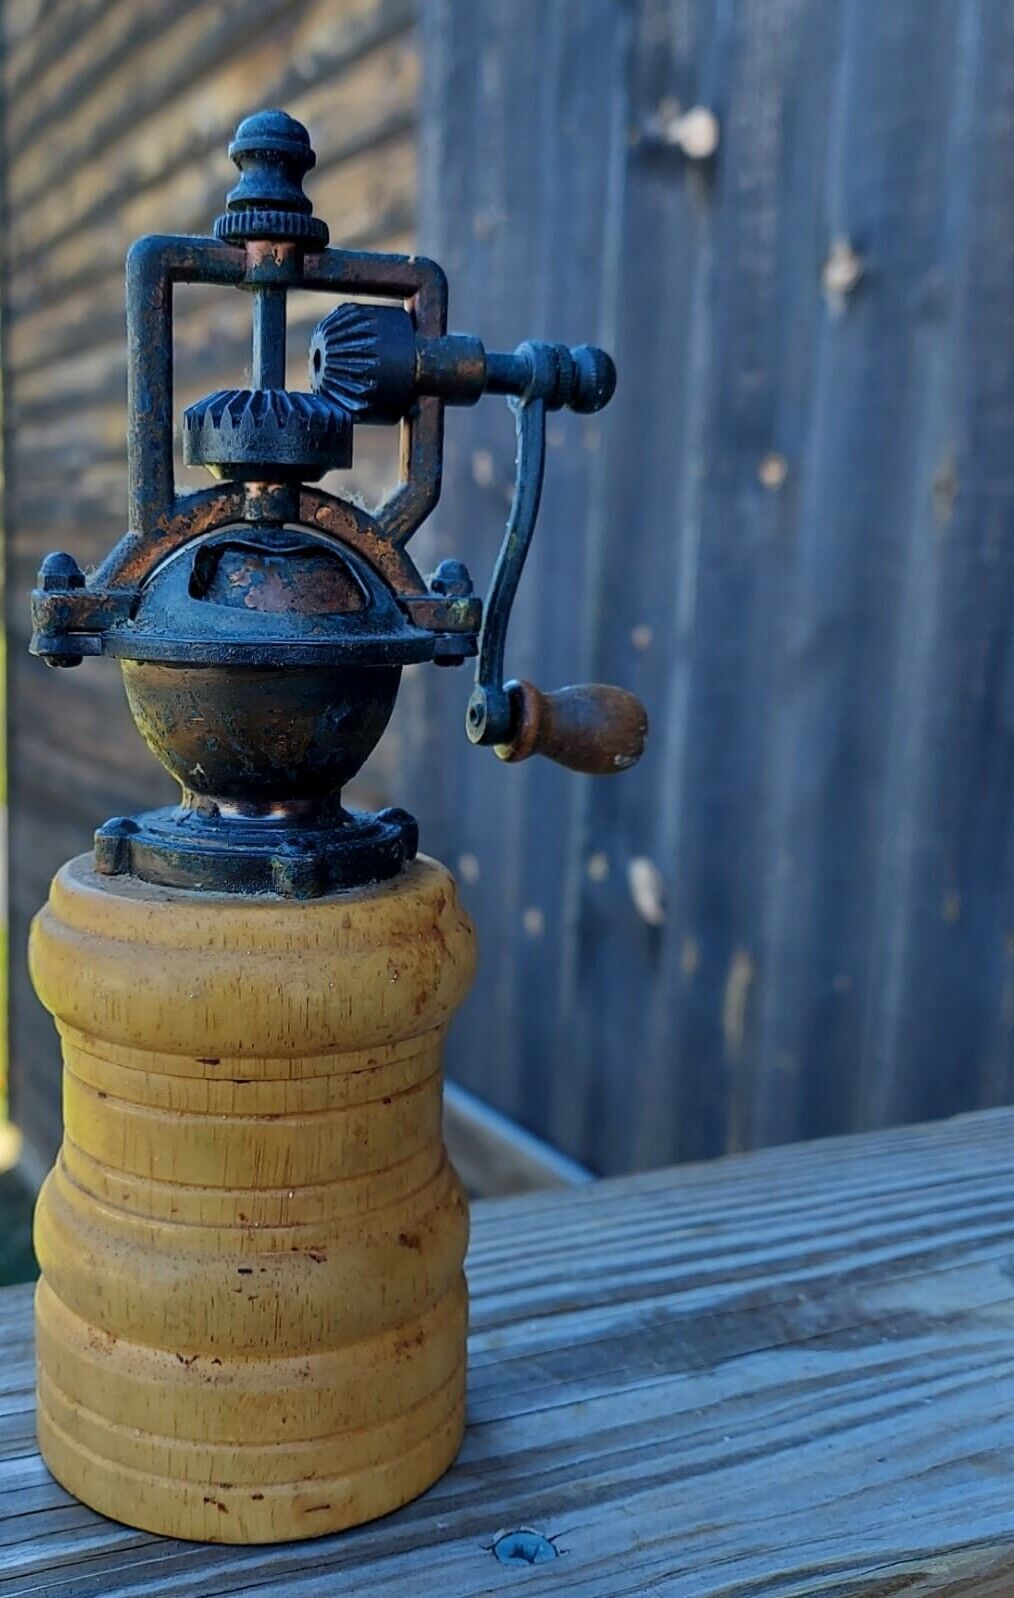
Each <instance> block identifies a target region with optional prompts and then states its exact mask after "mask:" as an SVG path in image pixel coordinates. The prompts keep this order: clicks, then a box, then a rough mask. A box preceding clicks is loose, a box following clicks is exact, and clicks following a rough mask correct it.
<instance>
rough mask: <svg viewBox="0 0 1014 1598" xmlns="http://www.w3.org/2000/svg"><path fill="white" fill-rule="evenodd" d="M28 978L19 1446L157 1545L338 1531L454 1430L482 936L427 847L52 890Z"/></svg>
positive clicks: (451, 1448)
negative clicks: (35, 1198)
mask: <svg viewBox="0 0 1014 1598" xmlns="http://www.w3.org/2000/svg"><path fill="white" fill-rule="evenodd" d="M31 966H32V975H33V979H34V982H35V986H36V989H37V991H38V994H39V997H40V998H41V999H42V1002H43V1003H44V1004H45V1005H46V1006H47V1008H48V1009H49V1010H50V1011H51V1012H52V1013H53V1015H54V1016H55V1017H56V1020H57V1025H58V1027H59V1030H60V1033H61V1037H62V1040H63V1051H64V1120H65V1139H64V1144H63V1148H62V1149H61V1152H60V1155H59V1158H58V1160H57V1164H56V1167H55V1169H54V1170H53V1171H52V1172H51V1174H50V1176H49V1177H48V1178H47V1180H46V1183H45V1186H44V1187H43V1190H42V1194H41V1196H40V1198H39V1205H38V1210H37V1213H36V1248H37V1251H38V1256H39V1263H40V1265H41V1268H42V1279H41V1281H40V1283H39V1287H38V1295H37V1299H36V1330H37V1340H38V1383H39V1443H40V1447H41V1450H42V1454H43V1457H44V1459H45V1461H46V1463H47V1464H48V1465H49V1467H50V1469H51V1470H52V1472H53V1474H54V1475H55V1476H56V1477H57V1479H58V1480H59V1481H60V1482H62V1483H63V1485H64V1486H65V1487H67V1488H69V1490H70V1491H71V1492H73V1493H75V1494H76V1495H77V1496H78V1497H79V1498H81V1499H83V1500H84V1502H85V1503H87V1504H90V1505H92V1506H93V1508H95V1509H98V1510H100V1511H101V1512H102V1513H103V1514H106V1515H110V1516H112V1517H113V1518H114V1519H117V1520H122V1521H126V1522H127V1523H128V1524H130V1525H133V1526H139V1527H143V1528H144V1529H146V1530H149V1531H156V1532H163V1533H166V1534H168V1535H170V1536H176V1537H190V1538H201V1539H210V1540H213V1541H219V1542H242V1543H245V1542H274V1541H281V1540H284V1539H287V1538H293V1537H312V1536H316V1535H319V1534H321V1533H324V1532H332V1531H336V1530H339V1529H341V1528H342V1527H346V1526H351V1525H355V1524H356V1523H358V1522H360V1521H364V1520H369V1519H371V1518H372V1517H374V1516H376V1515H382V1514H384V1513H385V1512H387V1511H388V1510H391V1509H394V1508H396V1507H397V1506H398V1505H400V1504H403V1503H406V1502H407V1501H408V1500H409V1499H410V1498H413V1497H415V1496H416V1495H417V1494H418V1493H420V1492H422V1491H423V1489H424V1488H426V1487H428V1486H429V1485H430V1484H431V1483H432V1482H433V1481H435V1480H436V1478H437V1477H438V1476H440V1475H441V1474H442V1472H443V1471H444V1470H445V1469H446V1468H447V1466H448V1465H449V1464H450V1462H451V1460H452V1459H453V1458H454V1455H455V1453H456V1452H457V1449H458V1446H459V1444H460V1441H461V1436H462V1431H463V1427H464V1399H465V1332H466V1320H467V1298H466V1289H465V1281H464V1277H463V1275H462V1261H463V1259H464V1253H465V1244H466V1241H467V1230H468V1217H467V1207H466V1202H465V1198H464V1194H463V1193H462V1190H461V1187H460V1184H459V1182H458V1180H457V1177H456V1176H455V1174H454V1171H453V1170H452V1168H451V1167H450V1165H449V1164H448V1161H447V1156H446V1152H445V1150H444V1147H443V1141H442V1135H441V1051H442V1044H443V1036H444V1031H445V1028H446V1025H447V1022H448V1021H449V1019H450V1017H451V1015H452V1014H453V1012H454V1010H455V1009H456V1008H457V1006H458V1005H459V1004H460V1003H461V1000H462V999H463V998H464V995H465V993H466V991H467V989H468V986H469V983H470V981H471V977H472V971H473V966H474V943H473V932H472V927H471V924H470V922H469V921H468V918H467V916H466V915H465V913H464V911H463V910H462V909H461V906H460V905H459V903H458V900H457V896H456V893H455V888H454V883H453V880H452V878H451V877H450V876H449V874H448V873H447V872H446V871H445V870H444V868H443V867H442V866H440V865H438V864H437V863H436V862H435V861H432V860H427V859H424V858H420V859H419V860H417V861H415V862H414V863H413V864H412V865H411V866H409V867H408V868H407V869H406V870H405V871H404V872H403V873H402V875H401V876H400V877H398V878H397V879H396V880H395V881H393V882H389V883H385V884H382V885H380V886H378V887H374V888H366V889H363V890H361V891H359V892H357V893H347V894H337V895H333V896H331V897H330V898H326V899H320V900H314V901H311V902H309V903H293V902H291V901H286V900H282V899H276V898H271V897H263V898H254V897H250V898H246V897H239V896H228V895H223V896H213V895H210V894H209V895H205V894H198V893H192V892H186V891H183V890H176V889H171V888H159V887H155V886H153V885H151V884H147V883H142V882H139V881H137V880H135V879H132V878H127V877H101V876H98V875H97V874H96V873H95V871H94V870H93V865H92V857H91V856H90V855H85V856H81V857H80V858H79V859H77V860H73V861H71V862H70V863H69V864H68V865H66V866H65V867H64V868H63V869H62V871H60V872H59V874H58V875H57V877H56V879H55V880H54V883H53V887H52V891H51V894H50V898H49V902H48V904H47V905H46V907H45V908H44V909H43V910H42V911H41V912H40V914H39V915H38V916H37V917H36V920H35V924H34V927H33V931H32V941H31Z"/></svg>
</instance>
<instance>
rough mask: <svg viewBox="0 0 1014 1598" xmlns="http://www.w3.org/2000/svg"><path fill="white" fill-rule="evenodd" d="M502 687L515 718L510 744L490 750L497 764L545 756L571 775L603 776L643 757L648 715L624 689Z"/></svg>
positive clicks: (602, 686)
mask: <svg viewBox="0 0 1014 1598" xmlns="http://www.w3.org/2000/svg"><path fill="white" fill-rule="evenodd" d="M506 687H507V693H508V695H509V697H510V701H511V706H512V710H513V712H514V715H513V721H512V733H511V738H510V740H509V742H507V743H502V744H496V745H494V747H495V749H496V753H497V754H498V755H499V757H500V759H501V760H527V759H528V756H529V755H545V757H546V759H547V760H555V761H556V763H557V765H559V766H569V767H570V769H571V771H583V772H584V773H585V774H586V775H587V776H591V777H608V776H612V775H614V774H615V773H616V772H618V771H626V770H627V769H628V768H629V767H630V766H632V765H634V763H635V762H636V761H638V760H639V759H640V758H641V755H642V754H643V752H644V741H645V739H646V737H647V736H648V713H647V711H646V710H645V708H644V706H643V705H642V703H641V701H640V700H639V699H638V698H637V697H636V696H635V695H634V694H630V693H628V692H627V690H626V689H625V688H615V687H613V686H612V684H610V683H603V682H588V683H578V684H575V685H574V686H573V687H570V688H557V689H555V690H554V691H553V692H552V693H548V694H544V693H542V692H540V690H539V689H538V688H536V687H534V685H533V684H532V683H530V682H523V681H522V682H510V683H508V684H507V685H506Z"/></svg>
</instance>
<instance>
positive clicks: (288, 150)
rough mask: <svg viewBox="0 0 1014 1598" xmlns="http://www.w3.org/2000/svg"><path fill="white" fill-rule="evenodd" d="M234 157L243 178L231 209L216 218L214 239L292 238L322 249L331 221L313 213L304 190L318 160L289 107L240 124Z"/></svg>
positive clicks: (231, 150) (230, 202)
mask: <svg viewBox="0 0 1014 1598" xmlns="http://www.w3.org/2000/svg"><path fill="white" fill-rule="evenodd" d="M229 155H230V158H231V159H232V160H233V161H234V162H235V164H236V166H237V167H238V168H239V172H240V179H239V182H238V183H237V184H236V186H235V187H234V188H233V189H230V191H229V193H228V195H227V196H226V201H225V203H226V207H227V209H226V211H225V213H224V215H222V216H220V217H218V219H217V220H216V222H215V237H216V238H219V239H223V240H227V241H228V242H229V243H236V244H239V243H245V242H246V240H248V239H274V240H277V241H278V242H280V243H284V242H286V241H290V240H291V241H293V242H296V243H299V242H301V243H303V244H304V245H306V246H307V247H312V248H313V249H323V247H324V246H325V245H326V244H327V241H328V230H327V225H326V223H324V222H322V221H321V220H320V219H319V218H318V217H315V216H314V215H313V205H312V204H311V202H310V200H309V198H308V196H307V195H306V194H305V193H304V192H303V179H304V177H305V176H306V174H307V172H309V171H311V169H312V168H313V167H314V166H316V164H317V157H316V155H315V154H314V149H313V145H312V144H311V143H310V135H309V134H308V133H307V131H306V129H305V128H304V126H303V124H302V123H301V122H297V121H296V119H295V117H290V116H289V115H288V114H287V113H286V112H285V111H258V112H257V113H256V114H255V115H254V116H249V117H245V118H244V120H243V121H242V122H241V123H240V124H239V127H238V128H237V129H236V137H235V138H234V139H233V141H232V143H231V144H230V145H229Z"/></svg>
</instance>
